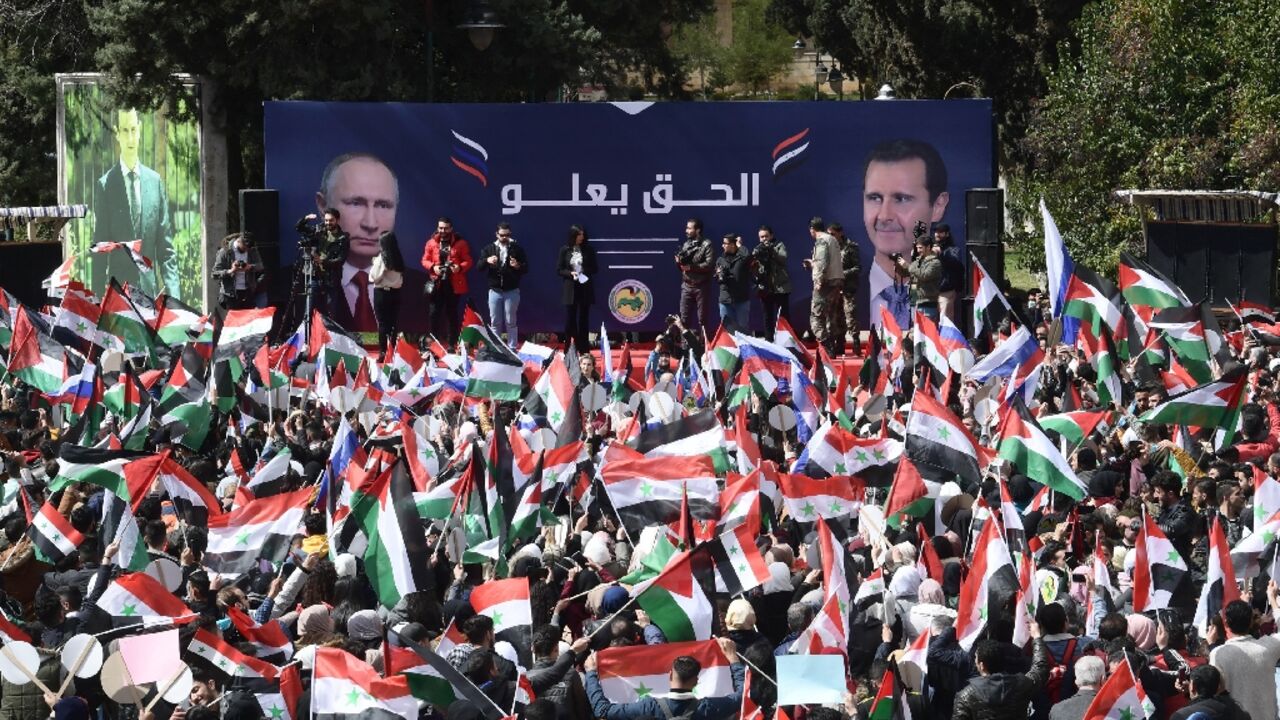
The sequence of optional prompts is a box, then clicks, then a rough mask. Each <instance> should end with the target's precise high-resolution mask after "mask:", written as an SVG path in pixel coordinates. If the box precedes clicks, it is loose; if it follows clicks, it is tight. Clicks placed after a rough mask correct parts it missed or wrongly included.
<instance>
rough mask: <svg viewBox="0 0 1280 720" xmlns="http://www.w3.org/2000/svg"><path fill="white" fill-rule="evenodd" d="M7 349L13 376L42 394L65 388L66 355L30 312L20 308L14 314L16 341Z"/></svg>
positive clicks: (13, 340) (14, 335)
mask: <svg viewBox="0 0 1280 720" xmlns="http://www.w3.org/2000/svg"><path fill="white" fill-rule="evenodd" d="M7 349H8V351H9V373H10V374H12V375H16V376H17V377H18V378H19V379H21V380H22V381H23V382H25V383H27V384H28V385H30V386H32V387H34V388H35V389H37V390H39V391H40V392H42V393H56V392H57V391H58V390H59V388H61V387H62V364H63V358H64V356H65V352H64V350H63V348H62V346H61V345H59V344H58V343H56V342H54V340H53V338H51V337H49V336H48V335H46V334H45V332H44V330H43V329H42V328H41V326H40V325H37V324H36V323H35V322H33V321H32V317H31V311H30V310H27V309H26V308H19V310H18V311H17V312H15V313H14V320H13V338H12V341H11V342H10V343H9V346H8V348H7Z"/></svg>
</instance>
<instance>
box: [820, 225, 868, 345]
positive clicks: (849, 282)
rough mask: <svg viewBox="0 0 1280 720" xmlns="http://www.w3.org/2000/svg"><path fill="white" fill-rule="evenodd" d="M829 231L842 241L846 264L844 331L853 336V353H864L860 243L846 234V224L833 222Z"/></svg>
mask: <svg viewBox="0 0 1280 720" xmlns="http://www.w3.org/2000/svg"><path fill="white" fill-rule="evenodd" d="M827 232H829V233H831V235H832V237H834V238H835V239H836V240H838V241H839V242H840V262H841V264H842V265H843V266H844V288H843V292H844V331H843V332H842V333H841V335H840V337H841V338H843V337H844V332H847V333H848V334H849V335H851V336H852V337H853V354H854V355H861V354H862V334H861V333H860V332H859V331H858V279H859V278H860V277H861V275H862V258H860V257H859V256H858V243H857V241H855V240H853V239H852V238H850V237H848V236H847V235H845V234H844V226H843V225H841V224H840V223H831V225H830V226H829V227H828V228H827Z"/></svg>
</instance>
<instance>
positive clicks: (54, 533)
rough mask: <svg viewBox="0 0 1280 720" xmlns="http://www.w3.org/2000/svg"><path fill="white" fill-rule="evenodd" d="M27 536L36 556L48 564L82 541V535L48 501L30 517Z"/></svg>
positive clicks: (56, 560)
mask: <svg viewBox="0 0 1280 720" xmlns="http://www.w3.org/2000/svg"><path fill="white" fill-rule="evenodd" d="M27 537H29V538H31V546H32V549H33V550H34V551H35V554H36V557H37V558H39V559H40V560H42V561H43V562H46V563H49V564H50V565H57V564H58V563H60V562H62V561H63V560H64V559H66V557H67V556H68V555H70V554H71V553H73V552H75V550H76V548H77V547H78V546H79V545H80V543H82V542H84V536H83V535H81V534H80V533H79V532H77V531H76V529H75V528H73V527H71V522H70V521H69V520H67V519H66V518H65V517H63V516H62V513H60V512H58V508H56V507H54V506H53V505H52V504H51V503H50V502H48V501H45V504H44V505H42V506H40V512H38V513H36V515H35V517H33V518H32V519H31V526H30V527H28V528H27Z"/></svg>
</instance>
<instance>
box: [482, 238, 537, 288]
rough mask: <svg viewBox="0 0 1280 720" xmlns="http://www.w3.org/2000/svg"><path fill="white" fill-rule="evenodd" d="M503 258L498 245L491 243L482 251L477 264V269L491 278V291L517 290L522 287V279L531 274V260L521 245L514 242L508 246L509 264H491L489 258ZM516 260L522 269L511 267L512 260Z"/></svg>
mask: <svg viewBox="0 0 1280 720" xmlns="http://www.w3.org/2000/svg"><path fill="white" fill-rule="evenodd" d="M491 257H501V256H500V254H499V251H498V243H497V242H491V243H489V244H488V245H485V246H484V250H481V251H480V259H479V260H478V261H477V262H476V267H478V268H480V269H482V270H484V273H485V275H487V276H488V277H489V289H490V290H515V289H517V288H519V287H520V278H521V277H523V276H524V274H525V273H527V272H529V258H528V257H527V256H526V255H525V254H524V248H523V247H521V245H520V243H518V242H516V241H515V240H512V241H511V243H510V244H509V245H507V260H508V262H505V263H502V262H495V263H494V264H492V265H490V264H489V258H491ZM512 258H515V261H516V263H517V264H518V265H519V266H520V267H514V268H513V267H511V263H510V260H511V259H512Z"/></svg>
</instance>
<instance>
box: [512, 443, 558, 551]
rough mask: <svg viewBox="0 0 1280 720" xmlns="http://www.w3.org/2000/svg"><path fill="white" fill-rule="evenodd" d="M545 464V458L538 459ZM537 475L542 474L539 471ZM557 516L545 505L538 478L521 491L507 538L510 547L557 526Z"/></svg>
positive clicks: (513, 511)
mask: <svg viewBox="0 0 1280 720" xmlns="http://www.w3.org/2000/svg"><path fill="white" fill-rule="evenodd" d="M538 462H539V463H542V462H543V457H542V456H541V455H540V456H539V457H538ZM537 474H541V472H540V471H537ZM556 522H557V520H556V516H555V514H553V513H552V512H551V511H550V510H549V509H547V508H546V507H545V506H544V505H543V501H542V482H541V480H539V479H537V478H536V477H535V478H534V479H533V480H532V481H531V482H529V483H528V484H527V485H525V486H524V488H523V489H522V490H521V491H520V499H519V500H518V501H517V502H516V505H515V508H514V509H513V510H512V512H511V529H510V531H509V533H508V537H507V545H508V547H509V548H510V547H514V546H515V545H516V544H517V541H519V540H523V539H526V538H530V537H533V536H534V535H536V534H537V533H538V528H542V527H546V526H548V525H555V524H556Z"/></svg>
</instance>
